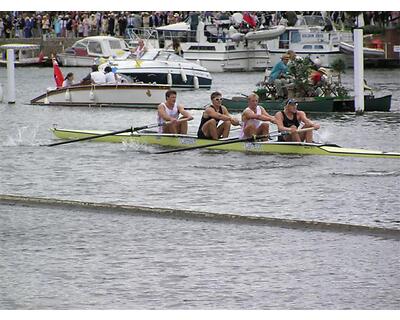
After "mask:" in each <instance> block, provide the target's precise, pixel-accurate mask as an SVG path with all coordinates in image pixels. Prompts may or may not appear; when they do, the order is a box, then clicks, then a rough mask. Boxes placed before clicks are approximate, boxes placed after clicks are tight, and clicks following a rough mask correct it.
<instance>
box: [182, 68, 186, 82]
mask: <svg viewBox="0 0 400 320" xmlns="http://www.w3.org/2000/svg"><path fill="white" fill-rule="evenodd" d="M181 77H182V81H183V82H185V83H186V82H187V76H186V72H185V70H183V68H182V67H181Z"/></svg>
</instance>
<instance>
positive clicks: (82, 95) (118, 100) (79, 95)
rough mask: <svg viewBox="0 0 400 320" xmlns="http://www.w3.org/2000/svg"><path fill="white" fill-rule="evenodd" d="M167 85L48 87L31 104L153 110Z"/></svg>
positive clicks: (119, 84) (161, 99)
mask: <svg viewBox="0 0 400 320" xmlns="http://www.w3.org/2000/svg"><path fill="white" fill-rule="evenodd" d="M169 88H170V87H169V86H166V85H158V84H144V83H117V84H89V85H73V86H70V87H66V88H58V89H57V88H49V89H48V90H47V92H45V93H43V94H41V95H39V96H38V97H36V98H34V99H32V100H31V104H33V105H47V106H70V107H95V106H98V107H125V108H152V109H154V108H156V106H157V105H158V104H160V102H162V101H164V100H165V92H166V91H167V90H168V89H169Z"/></svg>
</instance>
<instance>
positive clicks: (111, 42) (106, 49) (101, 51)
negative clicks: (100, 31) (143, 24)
mask: <svg viewBox="0 0 400 320" xmlns="http://www.w3.org/2000/svg"><path fill="white" fill-rule="evenodd" d="M72 49H74V50H75V51H76V52H77V53H79V52H81V51H82V52H87V53H88V54H91V55H97V56H112V55H117V56H119V55H121V53H122V52H124V51H129V48H128V46H127V44H126V43H125V41H124V40H122V39H118V38H114V37H104V36H103V37H102V36H99V37H87V38H85V39H82V40H79V41H77V42H75V43H74V45H73V46H72ZM82 55H85V54H82Z"/></svg>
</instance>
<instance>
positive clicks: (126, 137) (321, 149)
mask: <svg viewBox="0 0 400 320" xmlns="http://www.w3.org/2000/svg"><path fill="white" fill-rule="evenodd" d="M51 131H52V132H53V134H54V135H55V136H56V137H57V138H59V139H64V140H75V139H81V138H85V137H95V136H97V135H103V136H102V137H99V138H93V141H97V142H115V143H122V142H126V143H139V144H148V145H158V146H163V147H173V148H184V147H195V146H199V147H201V146H205V145H208V144H210V142H211V143H212V142H217V141H214V140H208V139H198V138H197V136H194V135H182V134H159V133H147V132H146V133H137V132H124V133H120V134H112V131H105V130H73V129H59V128H52V129H51ZM108 134H111V135H108ZM104 135H107V136H104ZM229 139H230V140H234V138H229ZM219 141H220V142H221V145H220V146H218V145H217V146H215V145H214V146H212V147H209V148H208V149H212V150H222V151H237V152H249V153H259V154H298V155H325V156H342V157H363V158H393V159H394V158H396V159H400V153H398V152H384V151H376V150H364V149H354V148H342V147H340V146H337V145H329V144H318V143H298V142H275V141H273V142H272V141H269V142H235V143H230V144H224V141H227V139H223V140H219ZM232 142H233V141H232Z"/></svg>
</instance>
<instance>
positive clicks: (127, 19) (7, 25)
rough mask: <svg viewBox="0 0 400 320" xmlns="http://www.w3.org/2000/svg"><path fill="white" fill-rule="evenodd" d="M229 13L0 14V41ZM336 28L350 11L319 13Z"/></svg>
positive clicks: (370, 15) (267, 15)
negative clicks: (329, 19) (0, 39)
mask: <svg viewBox="0 0 400 320" xmlns="http://www.w3.org/2000/svg"><path fill="white" fill-rule="evenodd" d="M234 13H235V12H233V11H222V12H212V11H202V12H193V11H190V12H189V11H154V12H128V11H125V12H77V11H69V12H56V11H49V12H40V11H36V12H20V11H13V12H0V38H36V37H43V38H48V37H52V38H56V37H87V36H95V35H112V36H114V35H117V36H121V37H124V36H125V35H126V30H127V29H129V28H142V27H143V28H156V27H159V26H163V25H169V24H174V23H177V22H181V21H186V20H188V21H189V22H190V23H191V26H192V27H195V26H196V22H198V20H199V19H204V20H208V21H209V22H212V21H213V20H228V19H230V18H231V17H232V16H233V14H234ZM244 14H245V15H247V17H249V19H251V21H254V26H252V27H254V28H257V27H260V26H264V27H268V26H271V25H276V24H278V23H280V22H282V20H286V21H285V22H286V23H288V24H289V25H291V24H294V23H295V20H296V19H297V18H296V16H297V14H321V12H319V11H318V12H293V11H286V12H279V11H278V12H277V11H264V12H246V13H244ZM323 14H325V15H328V16H329V17H330V18H331V19H332V21H333V22H334V23H335V25H336V26H339V28H341V29H343V28H344V27H350V28H351V27H352V26H354V24H355V19H356V16H357V14H356V13H354V12H353V13H352V12H344V11H334V12H323ZM399 15H400V13H399V12H390V11H379V12H377V11H370V12H364V20H365V22H366V23H367V24H370V25H374V24H375V25H382V26H383V25H388V24H389V23H395V24H399V23H400V22H399Z"/></svg>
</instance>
